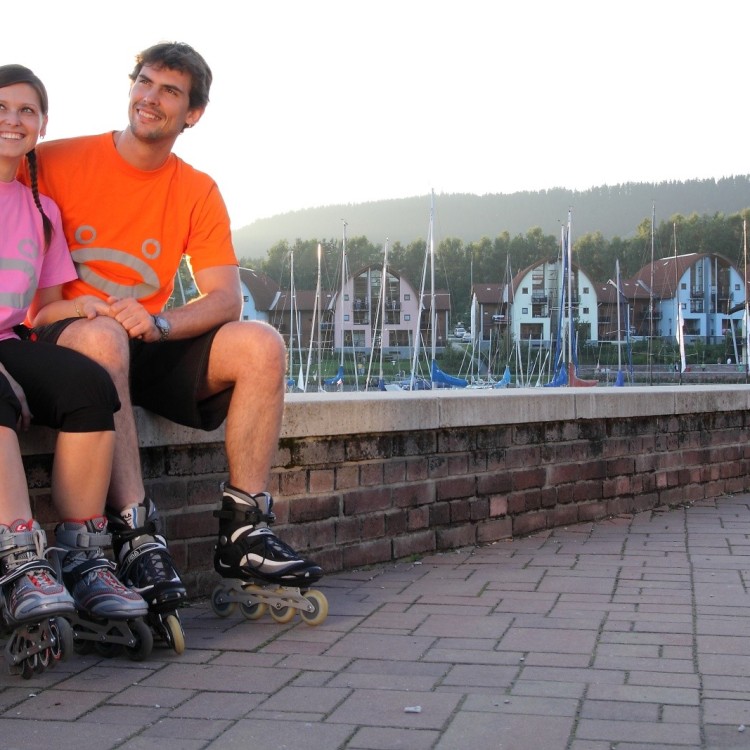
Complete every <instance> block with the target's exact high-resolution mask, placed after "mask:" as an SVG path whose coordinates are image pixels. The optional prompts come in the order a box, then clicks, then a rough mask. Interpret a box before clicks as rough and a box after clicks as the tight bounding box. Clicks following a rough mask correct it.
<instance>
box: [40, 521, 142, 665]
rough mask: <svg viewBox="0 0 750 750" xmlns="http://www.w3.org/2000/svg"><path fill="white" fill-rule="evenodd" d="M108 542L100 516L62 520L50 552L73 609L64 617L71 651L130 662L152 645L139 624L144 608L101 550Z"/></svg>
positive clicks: (108, 536) (103, 522)
mask: <svg viewBox="0 0 750 750" xmlns="http://www.w3.org/2000/svg"><path fill="white" fill-rule="evenodd" d="M111 540H112V537H111V535H110V534H108V533H107V521H106V519H105V518H103V517H101V516H100V517H98V518H93V519H91V520H89V521H80V522H79V521H65V522H63V523H61V524H59V525H58V526H57V528H56V529H55V547H53V548H52V549H51V552H53V554H55V556H56V561H57V566H58V568H59V569H60V571H61V573H62V579H63V582H64V583H65V585H66V587H67V588H68V591H70V593H71V594H72V596H73V600H74V601H75V604H76V611H75V613H74V614H73V615H72V616H71V618H70V619H71V623H72V625H73V639H74V648H75V650H76V652H77V653H79V654H86V653H89V652H91V651H92V650H95V651H97V653H99V654H100V655H101V656H106V657H113V656H118V655H119V654H121V653H122V652H123V651H125V653H126V654H127V655H128V657H129V658H130V659H132V660H133V661H141V660H143V659H146V658H147V657H148V656H149V655H150V653H151V649H152V648H153V644H154V640H153V636H152V634H151V630H150V628H149V627H148V625H147V624H146V623H145V622H144V619H143V618H144V617H145V616H146V614H147V613H148V607H147V605H146V602H145V601H144V600H143V598H142V597H141V596H139V595H138V594H137V593H136V592H134V591H131V590H130V589H128V588H126V587H125V586H123V585H122V583H120V581H119V580H118V579H117V577H116V576H115V574H114V570H115V568H116V566H115V564H114V563H113V562H112V561H111V560H108V559H107V558H106V557H105V556H104V551H103V548H104V547H109V546H110V543H111Z"/></svg>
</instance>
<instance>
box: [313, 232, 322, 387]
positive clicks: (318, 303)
mask: <svg viewBox="0 0 750 750" xmlns="http://www.w3.org/2000/svg"><path fill="white" fill-rule="evenodd" d="M321 255H322V245H321V243H320V242H319V243H318V282H317V284H316V286H315V295H316V301H315V305H316V307H317V308H318V390H319V391H322V390H323V361H322V351H323V344H322V341H321V336H322V333H323V326H322V313H323V308H322V299H321V296H322V295H321V291H320V262H321Z"/></svg>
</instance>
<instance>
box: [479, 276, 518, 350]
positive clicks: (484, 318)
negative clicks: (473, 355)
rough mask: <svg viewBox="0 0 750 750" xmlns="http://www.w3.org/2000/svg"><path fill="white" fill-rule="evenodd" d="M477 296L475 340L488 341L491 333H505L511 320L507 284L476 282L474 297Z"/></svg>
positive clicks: (494, 334) (495, 334)
mask: <svg viewBox="0 0 750 750" xmlns="http://www.w3.org/2000/svg"><path fill="white" fill-rule="evenodd" d="M474 295H476V298H477V316H476V318H477V319H476V322H475V324H474V325H475V326H476V328H477V330H476V331H472V333H473V334H474V335H475V336H476V337H477V338H476V339H475V340H479V341H486V340H487V339H489V338H490V334H491V333H492V335H493V336H497V333H498V332H503V333H505V329H506V327H507V325H508V323H509V321H510V310H509V306H508V288H507V286H506V285H505V284H474V286H473V287H472V299H473V298H474Z"/></svg>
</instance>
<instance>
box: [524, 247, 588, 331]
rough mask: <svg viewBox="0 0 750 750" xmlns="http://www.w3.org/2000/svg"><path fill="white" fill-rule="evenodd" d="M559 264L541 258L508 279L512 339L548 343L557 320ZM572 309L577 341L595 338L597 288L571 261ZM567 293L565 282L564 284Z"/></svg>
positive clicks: (559, 293) (560, 284)
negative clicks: (509, 284) (510, 287)
mask: <svg viewBox="0 0 750 750" xmlns="http://www.w3.org/2000/svg"><path fill="white" fill-rule="evenodd" d="M562 284H563V273H562V264H561V262H560V260H559V259H552V260H542V261H538V262H537V263H534V264H533V265H531V266H529V267H528V268H526V269H525V270H523V271H521V272H520V273H519V274H518V275H517V276H516V277H515V278H514V279H513V281H512V289H511V290H509V292H510V294H509V296H510V297H511V298H512V300H513V305H512V311H511V322H510V325H511V327H512V334H513V338H514V339H515V340H518V339H520V340H521V341H529V340H531V341H533V342H538V343H545V344H546V343H548V342H550V341H552V340H553V339H554V337H555V336H556V335H557V328H558V325H559V323H560V313H561V311H560V300H561V287H562ZM570 286H571V289H572V294H571V298H572V299H571V302H572V305H571V307H572V313H573V317H574V319H575V320H576V330H577V331H578V336H579V338H580V339H581V343H583V342H584V341H587V340H591V339H595V338H596V337H597V331H598V316H599V311H598V305H597V290H596V285H595V284H594V282H593V281H592V280H591V279H590V278H589V277H588V276H587V275H586V273H584V271H583V270H582V269H580V268H578V266H577V265H576V264H575V263H574V264H573V265H572V276H571V284H570ZM565 291H566V294H567V284H566V290H565Z"/></svg>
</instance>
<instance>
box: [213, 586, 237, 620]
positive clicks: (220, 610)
mask: <svg viewBox="0 0 750 750" xmlns="http://www.w3.org/2000/svg"><path fill="white" fill-rule="evenodd" d="M225 593H226V592H225V591H224V587H223V586H217V587H216V588H215V589H214V590H213V591H212V592H211V608H212V609H213V611H214V614H216V615H218V616H219V617H229V615H231V614H232V612H234V610H235V609H236V608H237V604H236V603H235V602H232V601H228V600H227V599H226V598H225Z"/></svg>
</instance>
